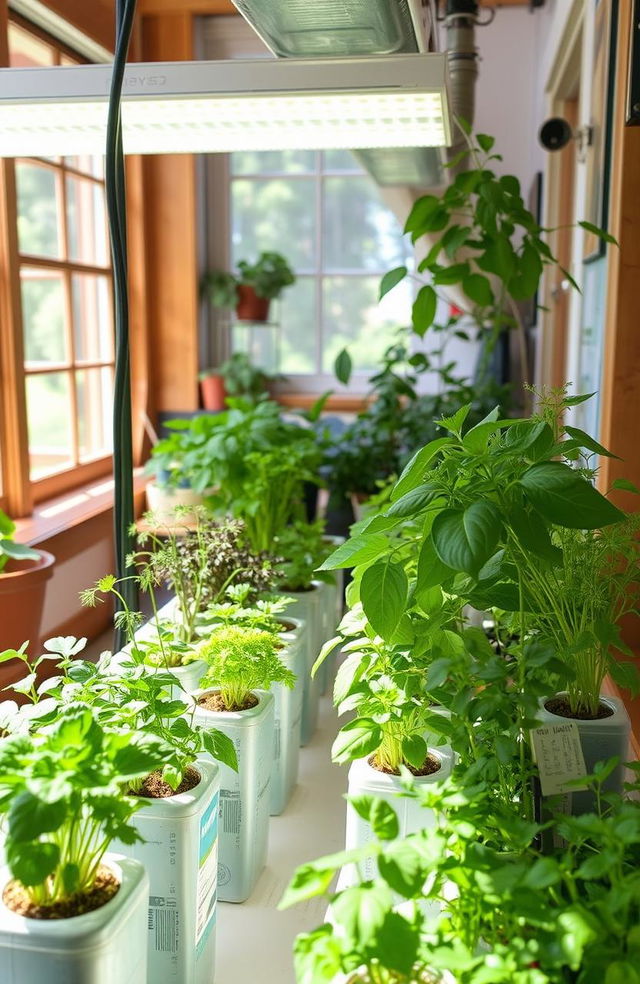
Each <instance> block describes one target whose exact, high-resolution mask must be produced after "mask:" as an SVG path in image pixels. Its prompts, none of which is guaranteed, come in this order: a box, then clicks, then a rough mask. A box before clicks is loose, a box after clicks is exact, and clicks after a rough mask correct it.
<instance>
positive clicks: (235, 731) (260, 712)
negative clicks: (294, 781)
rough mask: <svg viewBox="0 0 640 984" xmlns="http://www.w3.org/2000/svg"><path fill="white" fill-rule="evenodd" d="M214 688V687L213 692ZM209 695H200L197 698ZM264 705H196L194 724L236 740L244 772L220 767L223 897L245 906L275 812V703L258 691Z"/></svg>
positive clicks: (220, 877)
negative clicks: (271, 814)
mask: <svg viewBox="0 0 640 984" xmlns="http://www.w3.org/2000/svg"><path fill="white" fill-rule="evenodd" d="M211 689H213V688H211ZM202 693H204V691H197V692H196V694H194V699H197V698H198V697H199V696H201V695H202ZM255 695H256V697H258V700H259V703H258V704H257V705H256V706H255V707H251V708H249V709H248V710H246V711H209V710H207V709H206V708H203V707H199V706H196V711H195V714H194V719H193V720H194V724H199V725H201V726H202V727H203V728H209V729H211V728H216V729H218V730H219V731H222V732H223V733H224V734H226V735H228V736H229V738H231V740H232V742H233V744H234V746H235V749H236V755H237V757H238V772H234V771H233V769H230V768H229V766H227V765H223V764H222V763H219V768H220V812H219V827H218V898H219V899H220V900H221V901H222V902H244V901H245V900H246V899H248V898H249V896H250V895H251V892H252V891H253V889H254V887H255V884H256V882H257V880H258V877H259V876H260V872H261V871H262V869H263V868H264V865H265V863H266V859H267V842H268V838H269V812H270V808H271V788H270V787H271V765H272V759H273V742H274V737H273V736H274V700H273V694H270V693H268V692H267V691H266V690H256V691H255Z"/></svg>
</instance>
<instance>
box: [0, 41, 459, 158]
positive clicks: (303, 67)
mask: <svg viewBox="0 0 640 984" xmlns="http://www.w3.org/2000/svg"><path fill="white" fill-rule="evenodd" d="M111 74H112V68H111V66H109V65H80V66H73V67H64V68H63V67H55V68H8V69H0V156H2V157H18V156H32V155H35V156H45V155H55V154H64V155H75V154H91V153H102V152H103V150H104V143H105V134H106V121H107V104H108V93H109V86H110V82H111ZM446 83H447V64H446V56H445V55H442V54H404V55H396V56H385V57H382V58H381V57H372V58H338V59H335V58H330V59H329V58H320V59H306V58H305V59H287V60H286V61H283V60H275V59H274V60H273V61H269V60H256V61H224V62H205V61H199V62H176V63H173V62H172V63H155V64H154V63H144V64H139V65H137V64H129V65H127V67H126V70H125V74H124V81H123V98H122V133H123V144H124V151H125V153H128V154H160V153H210V152H216V151H217V152H231V151H235V150H285V149H289V148H292V149H301V150H304V149H309V150H313V149H330V148H349V149H357V148H361V147H367V148H375V147H400V146H404V147H439V146H445V145H446V144H448V143H449V142H450V123H449V112H448V103H447V85H446Z"/></svg>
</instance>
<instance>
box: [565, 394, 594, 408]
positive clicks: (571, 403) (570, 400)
mask: <svg viewBox="0 0 640 984" xmlns="http://www.w3.org/2000/svg"><path fill="white" fill-rule="evenodd" d="M595 395H596V394H595V392H593V393H581V394H578V395H577V396H567V397H565V400H564V402H565V404H566V406H568V407H577V406H578V405H579V404H580V403H586V402H587V400H590V399H591V397H592V396H595Z"/></svg>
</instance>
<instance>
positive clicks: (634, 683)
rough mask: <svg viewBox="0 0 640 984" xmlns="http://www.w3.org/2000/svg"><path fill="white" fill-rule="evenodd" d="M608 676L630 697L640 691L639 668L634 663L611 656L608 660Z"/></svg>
mask: <svg viewBox="0 0 640 984" xmlns="http://www.w3.org/2000/svg"><path fill="white" fill-rule="evenodd" d="M608 668H609V676H610V677H611V678H612V679H613V681H614V683H617V684H618V686H619V687H622V688H623V690H628V691H629V692H630V694H631V696H632V697H636V696H637V695H638V694H639V693H640V670H638V667H637V666H636V664H635V663H631V662H629V661H622V660H617V659H614V658H611V659H610V660H609V662H608Z"/></svg>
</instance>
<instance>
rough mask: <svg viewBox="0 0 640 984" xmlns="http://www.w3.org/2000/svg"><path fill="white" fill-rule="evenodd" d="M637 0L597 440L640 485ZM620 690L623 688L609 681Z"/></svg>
mask: <svg viewBox="0 0 640 984" xmlns="http://www.w3.org/2000/svg"><path fill="white" fill-rule="evenodd" d="M631 15H632V4H631V2H630V0H620V7H619V21H618V49H617V50H618V57H617V59H616V70H617V76H616V93H615V96H616V98H615V100H614V118H613V147H612V162H611V163H612V168H611V187H610V201H611V207H610V215H609V231H610V232H611V233H612V235H614V236H615V237H616V239H617V240H618V243H619V249H617V248H616V247H615V246H614V247H611V246H608V247H607V249H608V278H607V279H608V292H607V304H606V319H605V337H604V364H603V372H602V388H601V407H602V418H601V425H600V440H601V441H602V443H603V444H604V445H605V447H608V448H610V449H611V450H612V451H613V452H614V453H615V454H617V455H619V456H620V458H621V459H622V460H620V461H618V460H616V459H614V458H601V459H600V471H599V475H598V485H599V487H600V488H601V489H602V490H603V491H606V490H607V489H610V488H611V484H612V482H613V481H614V480H615V479H616V478H621V477H624V478H628V479H630V480H631V481H632V482H634V483H635V484H636V485H637V486H638V487H640V454H638V420H639V419H640V332H639V331H638V284H639V283H640V237H639V236H638V229H639V228H640V168H639V167H638V161H639V160H640V128H638V127H625V125H624V110H625V101H626V99H625V97H626V86H627V69H628V56H629V38H630V30H631ZM611 498H612V499H613V500H614V501H615V503H616V505H618V506H620V507H621V508H623V509H626V510H628V511H633V512H637V511H638V510H639V509H640V503H639V501H638V497H637V496H634V495H632V494H631V493H628V492H614V493H612V496H611ZM639 623H640V619H638V617H637V616H634V617H633V618H627V619H625V622H624V626H623V637H624V639H625V642H626V643H627V645H629V646H630V647H631V648H632V649H633V650H634V652H635V653H636V654H640V624H639ZM612 689H613V691H614V692H615V693H619V691H618V688H617V687H615V686H614V685H612ZM621 696H623V697H624V698H625V704H626V706H627V709H628V711H629V714H630V717H631V721H632V727H633V731H634V734H635V736H636V738H639V737H640V699H635V700H632V699H629V697H628V695H625V694H621Z"/></svg>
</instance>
